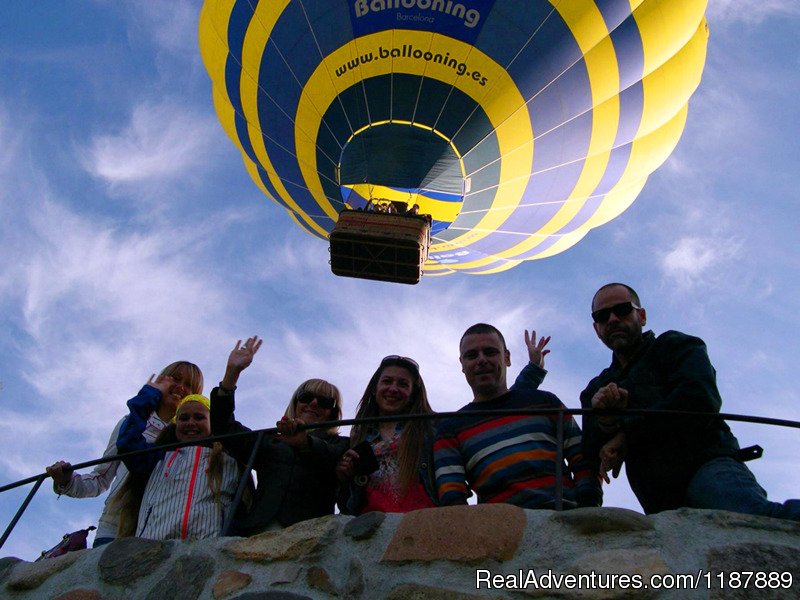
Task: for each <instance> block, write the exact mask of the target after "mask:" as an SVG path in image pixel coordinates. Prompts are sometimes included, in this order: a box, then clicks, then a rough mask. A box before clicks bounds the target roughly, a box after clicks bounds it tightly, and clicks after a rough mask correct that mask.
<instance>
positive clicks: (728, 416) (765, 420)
mask: <svg viewBox="0 0 800 600" xmlns="http://www.w3.org/2000/svg"><path fill="white" fill-rule="evenodd" d="M586 414H597V415H604V416H623V415H626V416H627V415H652V416H670V417H693V418H715V419H722V420H726V421H739V422H744V423H758V424H762V425H774V426H778V427H791V428H795V429H800V421H791V420H788V419H776V418H773V417H758V416H753V415H739V414H733V413H717V412H695V411H688V410H682V411H677V410H653V409H645V408H638V409H637V408H626V409H602V410H598V409H592V408H566V407H560V408H530V409H494V410H470V411H455V412H441V413H430V414H406V415H389V416H382V417H365V418H361V419H340V420H338V421H323V422H320V423H315V424H308V425H300V426H298V427H297V430H298V431H307V430H308V431H310V430H316V429H330V428H332V427H340V426H344V425H370V424H378V423H387V422H405V421H421V420H426V419H431V420H440V419H449V418H465V417H475V416H478V417H484V416H486V417H495V416H503V415H556V416H557V424H556V441H557V448H556V490H555V503H554V507H555V510H562V509H563V489H562V477H563V468H564V465H563V462H564V459H563V442H564V415H586ZM277 432H278V428H277V427H268V428H265V429H256V430H252V431H237V432H235V433H226V434H223V435H215V436H210V437H207V438H204V439H203V440H202V443H203V444H207V443H210V442H215V441H223V440H226V439H232V438H243V437H251V436H255V437H256V443H255V444H254V446H253V451H252V453H251V455H250V457H249V460H248V464H247V466H246V468H245V471H244V473H243V474H242V478H241V480H240V482H239V486H238V488H237V491H236V495H235V496H234V502H233V503H232V504H231V507H230V510H229V515H228V516H227V517H226V521H225V524H224V525H223V533H227V532H228V531H229V530H230V525H231V521H232V518H233V513H234V512H235V510H236V508H237V506H238V504H239V501H240V500H241V496H242V492H243V491H244V488H245V487H246V484H247V479H248V478H249V475H250V471H251V469H252V466H253V463H254V461H255V458H256V455H257V449H258V447H259V443H258V442H259V441H260V440H261V439H262V438H263V436H264V435H270V434H275V433H277ZM197 445H198V444H197V440H195V441H190V442H174V443H170V444H163V445H158V446H152V447H149V448H143V449H141V450H135V451H133V452H127V453H125V454H115V455H113V456H106V457H101V458H98V459H94V460H89V461H86V462H82V463H78V464H75V465H71V470H72V471H76V470H80V469H85V468H87V467H93V466H95V465H99V464H103V463H107V462H112V461H115V460H123V459H125V458H129V457H134V456H140V455H143V454H147V453H149V452H165V451H167V450H172V449H174V448H183V447H185V446H197ZM48 477H50V476H49V475H48V474H47V473H40V474H38V475H34V476H32V477H28V478H26V479H21V480H19V481H15V482H13V483H9V484H6V485H3V486H0V493H2V492H6V491H8V490H12V489H15V488H17V487H20V486H23V485H26V484H28V483H35V485H34V486H33V488H32V489H31V491H30V492H29V494H28V496H27V497H26V498H25V500H24V501H23V502H22V505H21V506H20V508H19V510H18V511H17V514H16V515H15V516H14V518H13V519H12V520H11V522H10V523H9V525H8V527H7V528H6V530H5V532H4V533H3V536H2V537H1V538H0V548H2V547H3V545H4V544H5V542H6V540H7V539H8V537H9V535H11V532H12V531H13V529H14V527H15V526H16V524H17V522H18V521H19V519H20V518H21V517H22V514H23V513H24V512H25V509H26V508H27V507H28V505H29V504H30V502H31V500H32V499H33V496H34V495H35V494H36V492H37V491H38V490H39V488H40V487H41V485H42V483H43V482H44V480H45V479H47V478H48Z"/></svg>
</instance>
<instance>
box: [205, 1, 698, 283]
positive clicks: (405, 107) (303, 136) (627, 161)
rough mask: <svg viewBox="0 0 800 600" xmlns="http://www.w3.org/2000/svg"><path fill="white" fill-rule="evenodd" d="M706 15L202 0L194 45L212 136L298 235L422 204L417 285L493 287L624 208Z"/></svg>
mask: <svg viewBox="0 0 800 600" xmlns="http://www.w3.org/2000/svg"><path fill="white" fill-rule="evenodd" d="M705 8H706V0H549V1H548V0H260V1H258V0H206V1H205V3H204V5H203V9H202V12H201V15H200V25H199V43H200V50H201V54H202V57H203V62H204V64H205V66H206V69H207V70H208V73H209V76H210V78H211V81H212V89H213V92H212V93H213V99H214V105H215V108H216V111H217V114H218V116H219V120H220V122H221V123H222V126H223V127H224V129H225V131H226V132H227V134H228V136H229V137H230V138H231V140H233V142H234V144H235V145H236V146H237V147H238V148H239V150H240V151H241V154H242V158H243V160H244V164H245V167H246V168H247V171H248V172H249V174H250V176H251V177H252V178H253V180H254V181H255V183H256V185H257V186H258V187H259V188H260V189H261V190H262V191H263V192H264V194H266V195H267V196H268V197H269V198H270V199H271V200H273V201H274V202H276V203H277V204H279V205H280V206H281V207H283V208H284V209H285V210H286V211H287V212H288V213H289V216H290V217H291V218H292V219H293V220H294V221H295V222H296V223H297V224H298V225H299V226H300V227H302V228H303V229H305V230H306V231H308V232H309V233H311V234H312V235H315V236H317V237H320V238H325V239H327V238H328V237H329V235H330V233H331V232H332V231H333V230H334V227H335V225H336V224H337V221H339V220H340V214H341V215H348V217H349V218H354V215H353V212H352V211H355V212H359V209H361V210H360V212H361V214H360V215H355V218H357V219H362V220H363V219H369V218H370V217H369V216H368V215H367V213H368V211H366V210H364V209H366V208H369V207H372V206H374V205H375V204H379V205H380V204H384V205H387V206H388V205H392V206H396V207H400V209H401V211H400V212H402V211H403V210H405V209H406V208H411V207H414V206H415V205H416V206H417V207H418V208H417V209H414V210H415V212H417V211H418V212H419V214H420V215H429V217H430V218H429V219H428V223H427V224H428V229H427V230H425V228H424V227H420V231H419V232H417V233H414V234H411V235H410V237H412V238H413V237H414V236H415V235H417V234H418V237H419V238H420V240H422V238H423V237H424V236H425V235H429V236H430V246H429V248H427V256H425V255H424V251H423V257H422V258H423V260H424V271H425V274H426V275H441V274H448V273H455V272H461V273H470V274H489V273H497V272H500V271H503V270H506V269H509V268H511V267H514V266H515V265H518V264H519V263H520V262H522V261H526V260H534V259H541V258H546V257H549V256H553V255H554V254H557V253H559V252H562V251H564V250H566V249H568V248H570V247H571V246H573V245H574V244H575V243H577V242H578V241H579V240H581V238H583V237H584V236H585V235H586V233H587V232H588V231H589V230H590V229H592V228H594V227H598V226H600V225H603V224H605V223H607V222H609V221H610V220H612V219H613V218H614V217H616V216H618V215H619V214H620V213H622V212H623V211H624V210H625V209H626V208H627V207H628V206H630V204H631V203H632V202H633V201H634V199H635V198H636V196H637V195H638V194H639V192H640V191H641V189H642V187H643V186H644V184H645V182H646V180H647V177H648V176H649V175H650V173H652V172H653V171H654V170H655V169H656V168H658V167H659V166H660V165H661V164H662V163H663V162H664V161H665V160H666V159H667V157H668V156H669V154H670V153H671V152H672V150H673V149H674V148H675V145H676V144H677V142H678V140H679V138H680V135H681V133H682V131H683V127H684V123H685V120H686V114H687V104H688V101H689V98H690V96H691V95H692V93H693V92H694V90H695V89H696V88H697V86H698V85H699V83H700V78H701V75H702V71H703V66H704V63H705V54H706V45H707V39H708V32H707V27H706V22H705V16H704V13H705ZM343 211H344V212H343ZM390 216H391V215H382V216H381V217H380V218H384V217H387V218H388V217H390ZM417 219H418V221H417V222H419V217H417ZM385 220H386V219H385V218H384V221H385ZM412 224H413V223H412ZM362 225H363V224H362ZM365 227H369V225H366V226H365ZM425 259H426V260H425Z"/></svg>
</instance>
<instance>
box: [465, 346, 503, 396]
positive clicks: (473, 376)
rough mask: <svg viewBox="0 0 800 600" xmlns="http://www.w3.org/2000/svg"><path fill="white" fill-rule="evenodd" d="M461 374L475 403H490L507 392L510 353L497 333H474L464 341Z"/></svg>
mask: <svg viewBox="0 0 800 600" xmlns="http://www.w3.org/2000/svg"><path fill="white" fill-rule="evenodd" d="M460 350H461V355H460V357H459V361H460V362H461V370H462V371H463V373H464V376H465V377H466V378H467V383H468V384H469V387H471V388H472V393H473V394H475V401H476V402H481V401H483V400H491V399H493V398H497V397H498V396H500V395H502V394H504V393H505V392H506V391H508V387H507V385H506V368H507V367H510V366H511V353H510V352H509V351H508V349H507V348H506V347H505V344H504V343H503V341H502V340H501V339H500V336H498V335H497V334H496V333H473V334H470V335H465V336H464V338H463V339H462V340H461V348H460Z"/></svg>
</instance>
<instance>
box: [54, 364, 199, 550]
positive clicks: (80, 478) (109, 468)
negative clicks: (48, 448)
mask: <svg viewBox="0 0 800 600" xmlns="http://www.w3.org/2000/svg"><path fill="white" fill-rule="evenodd" d="M150 383H152V384H153V385H150V384H147V385H145V386H144V387H142V389H141V390H140V391H139V394H140V395H144V396H148V397H149V398H150V399H151V402H150V405H151V406H152V407H153V408H152V411H151V412H150V414H149V415H148V416H147V422H146V424H145V428H144V431H143V435H144V437H145V439H146V441H148V442H155V440H156V438H157V437H158V435H159V433H161V431H163V430H164V428H165V427H167V425H168V424H169V422H170V421H171V420H172V419H173V417H174V416H175V409H176V407H177V406H178V402H180V400H181V399H182V398H183V397H185V396H187V395H188V394H200V393H202V392H203V373H202V372H201V371H200V369H199V368H198V366H197V365H195V364H193V363H190V362H188V361H185V360H179V361H176V362H173V363H170V364H169V365H167V366H166V367H164V369H162V371H161V372H160V373H159V374H158V376H157V377H151V378H150ZM126 418H127V416H126V417H123V418H122V419H120V420H119V422H118V423H117V425H116V426H115V427H114V430H113V431H112V432H111V436H110V438H109V440H108V445H107V447H106V450H105V452H104V453H103V457H111V456H115V455H116V454H117V436H118V435H119V430H120V427H122V423H123V422H124V421H125V419H126ZM46 470H47V474H48V475H50V476H51V477H52V478H53V491H54V492H55V493H56V494H59V495H61V494H63V495H65V496H69V497H71V498H94V497H95V496H99V495H100V494H102V493H103V492H105V491H106V490H109V492H108V498H107V499H106V502H105V506H104V507H103V512H102V513H101V514H100V519H99V522H98V523H97V532H96V535H95V538H94V544H93V547H95V548H96V547H98V546H102V545H103V544H107V543H109V542H112V541H114V539H115V538H116V536H117V529H118V528H119V508H118V502H116V498H117V494H118V493H119V492H120V490H121V489H122V486H123V484H124V482H125V481H126V479H127V476H128V470H127V468H126V467H125V465H124V464H122V462H121V461H119V460H112V461H109V462H106V463H103V464H100V465H97V466H96V467H95V468H94V469H92V470H91V471H88V472H86V473H75V472H74V471H72V468H71V465H70V463H69V462H67V461H63V460H60V461H57V462H56V463H54V464H52V465H50V466H49V467H47V469H46ZM134 517H135V515H134Z"/></svg>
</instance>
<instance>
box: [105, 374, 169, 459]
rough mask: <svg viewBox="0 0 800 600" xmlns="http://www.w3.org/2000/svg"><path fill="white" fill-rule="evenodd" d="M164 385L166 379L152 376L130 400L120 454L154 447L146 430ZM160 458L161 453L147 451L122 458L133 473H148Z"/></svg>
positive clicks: (123, 427)
mask: <svg viewBox="0 0 800 600" xmlns="http://www.w3.org/2000/svg"><path fill="white" fill-rule="evenodd" d="M159 379H161V378H159ZM165 379H168V378H165ZM164 385H165V382H164V381H159V380H156V381H153V379H152V378H151V379H150V382H149V383H148V384H146V385H145V386H144V387H143V388H142V389H141V390H139V393H138V394H137V395H136V396H134V397H133V398H131V399H130V400H128V409H129V413H128V416H127V417H125V419H123V421H122V424H121V426H120V429H119V436H118V437H117V451H118V452H119V453H120V454H124V453H126V452H133V451H135V450H143V449H145V448H151V447H152V444H150V443H148V441H147V440H146V439H145V437H144V430H145V429H146V428H147V420H148V419H149V418H150V414H151V413H152V412H153V411H154V410H156V408H157V407H158V403H159V402H160V401H161V396H162V390H161V389H159V387H158V386H162V387H163V386H164ZM160 459H161V455H160V454H159V453H157V452H147V453H145V454H140V455H139V456H133V457H128V458H124V459H122V460H123V462H124V463H125V466H126V467H127V468H128V471H130V472H131V473H141V474H147V473H149V472H151V471H152V470H153V467H155V465H156V464H157V463H158V461H159V460H160Z"/></svg>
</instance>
